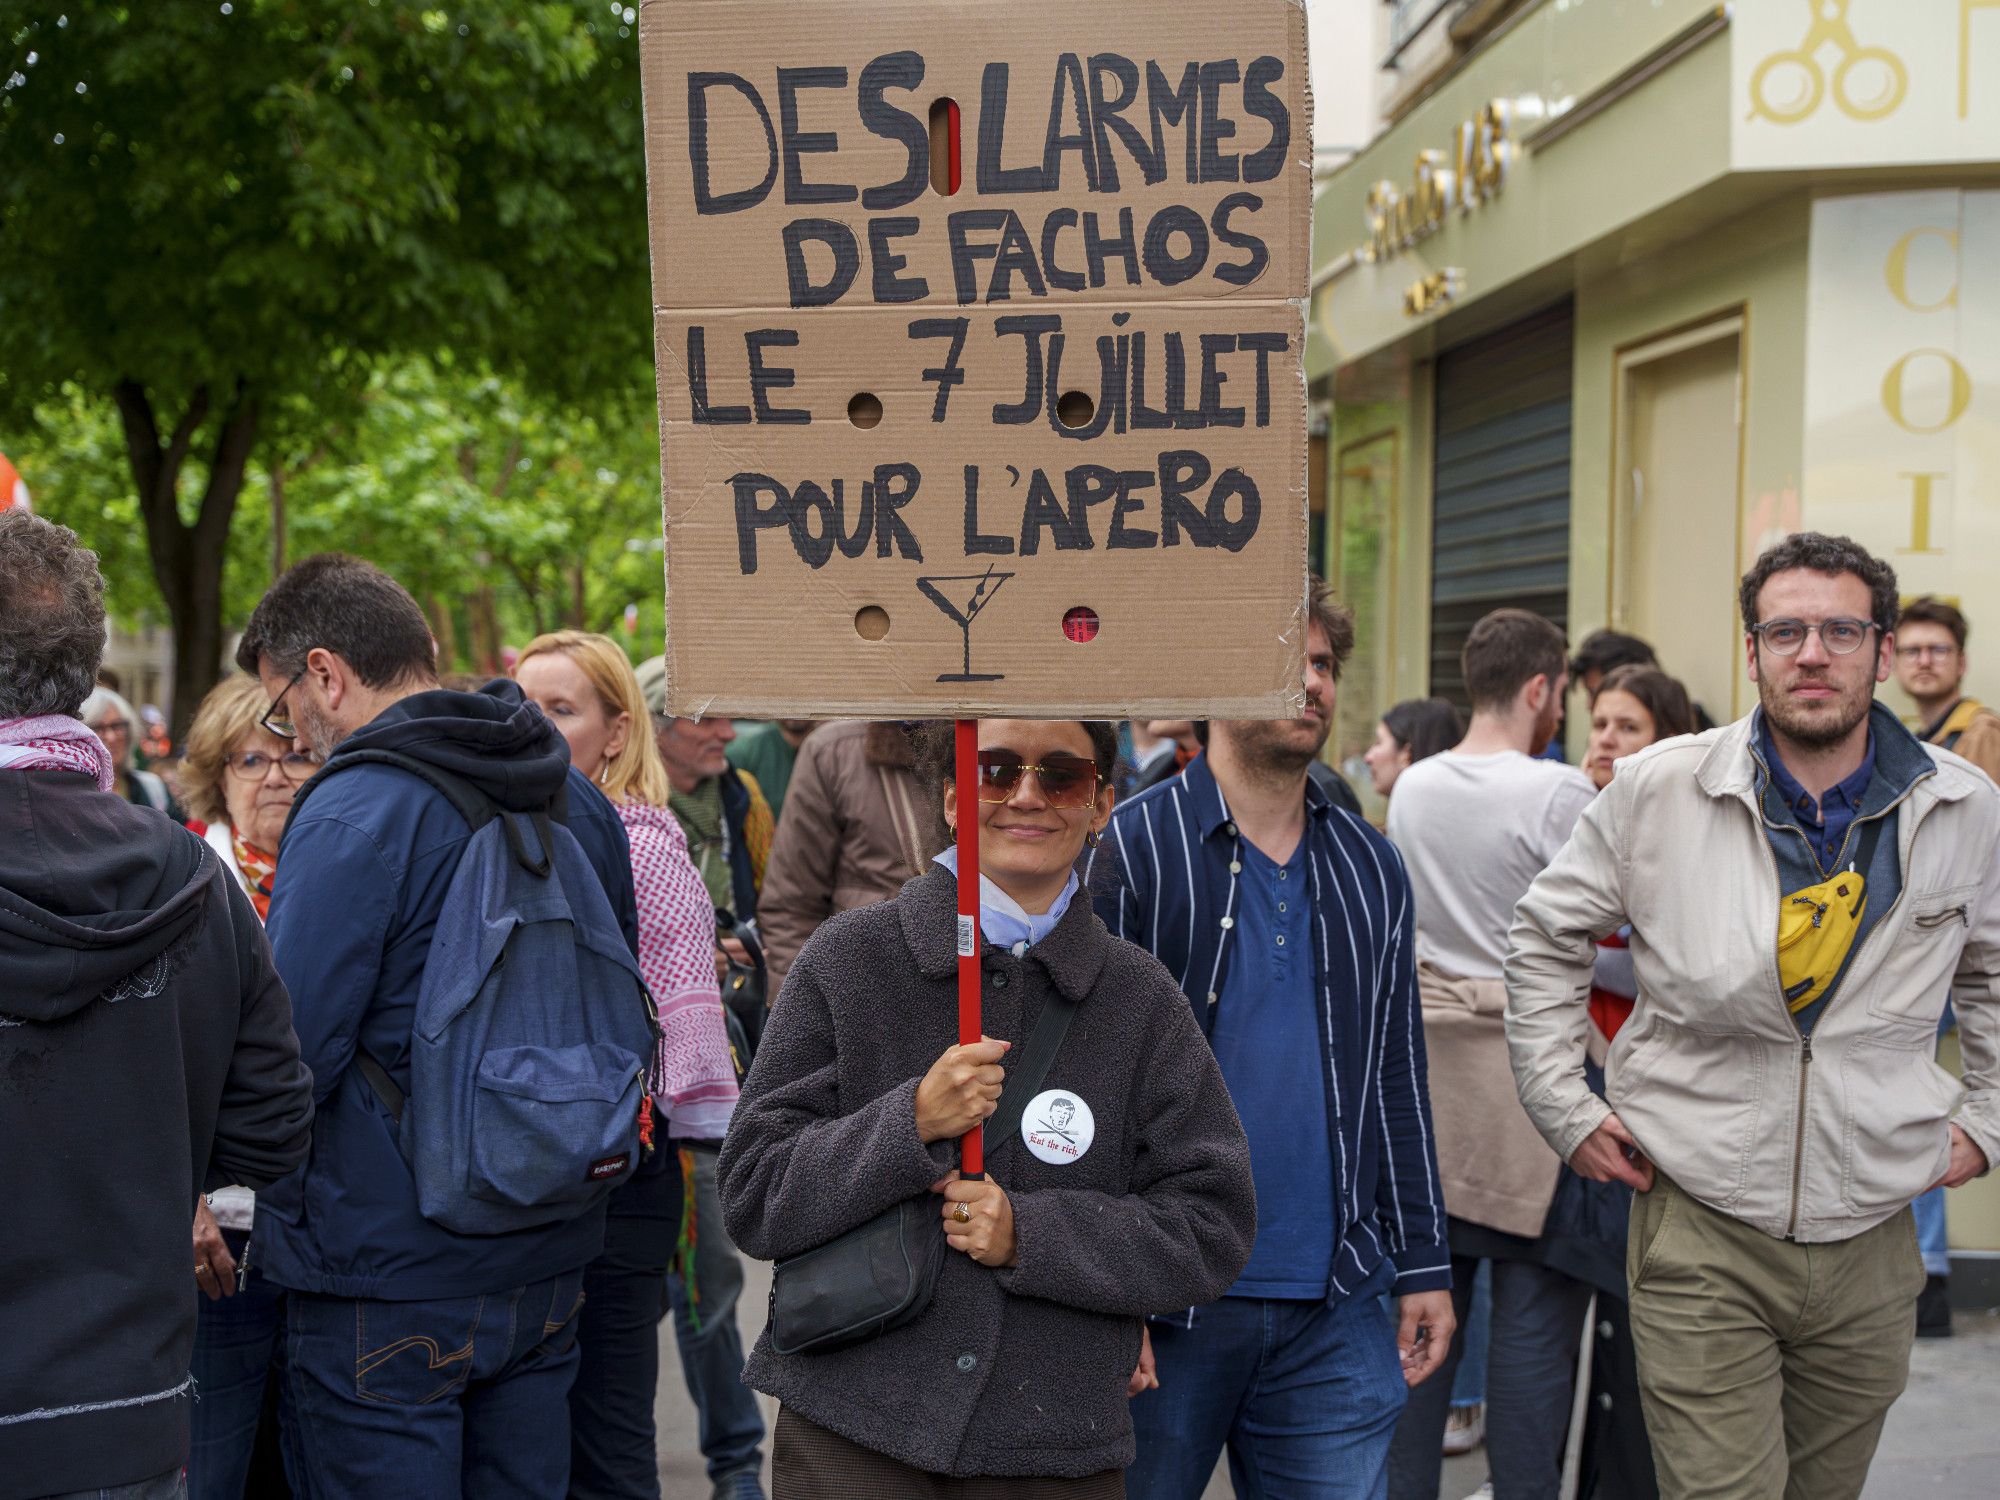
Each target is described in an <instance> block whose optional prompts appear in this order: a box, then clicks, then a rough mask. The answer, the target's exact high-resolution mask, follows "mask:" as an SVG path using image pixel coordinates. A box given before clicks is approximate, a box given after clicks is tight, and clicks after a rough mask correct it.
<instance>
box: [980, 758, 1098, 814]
mask: <svg viewBox="0 0 2000 1500" xmlns="http://www.w3.org/2000/svg"><path fill="white" fill-rule="evenodd" d="M1031 771H1032V772H1033V773H1034V777H1035V784H1036V785H1037V786H1039V787H1040V788H1041V789H1042V796H1043V797H1044V798H1046V799H1047V800H1048V804H1049V806H1050V807H1089V806H1091V805H1093V804H1094V803H1095V802H1096V801H1097V765H1096V762H1094V761H1088V760H1085V759H1084V758H1083V757H1082V756H1080V755H1060V754H1058V755H1051V756H1049V757H1048V758H1046V759H1045V760H1043V761H1042V762H1041V763H1040V764H1039V765H1036V764H1034V763H1032V762H1029V761H1024V760H1022V759H1021V757H1020V756H1018V755H1016V754H1015V753H1014V752H1013V751H1012V750H982V751H980V752H979V800H980V801H981V802H1005V801H1006V800H1007V799H1008V798H1009V797H1012V796H1013V795H1014V791H1015V788H1017V787H1019V786H1020V784H1021V778H1022V777H1023V776H1025V775H1027V774H1028V773H1029V772H1031Z"/></svg>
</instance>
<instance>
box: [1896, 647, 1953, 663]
mask: <svg viewBox="0 0 2000 1500" xmlns="http://www.w3.org/2000/svg"><path fill="white" fill-rule="evenodd" d="M1896 655H1897V657H1898V658H1899V659H1900V660H1903V661H1949V660H1950V659H1951V658H1952V657H1954V656H1956V655H1958V647H1956V646H1898V647H1897V648H1896Z"/></svg>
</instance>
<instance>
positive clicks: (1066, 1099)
mask: <svg viewBox="0 0 2000 1500" xmlns="http://www.w3.org/2000/svg"><path fill="white" fill-rule="evenodd" d="M1096 1136H1097V1121H1096V1119H1095V1118H1094V1117H1093V1116H1092V1114H1091V1112H1090V1106H1089V1105H1088V1104H1085V1103H1084V1102H1083V1100H1082V1098H1081V1097H1080V1096H1078V1095H1077V1094H1075V1093H1073V1092H1071V1091H1070V1090H1068V1089H1046V1090H1044V1091H1043V1092H1041V1093H1039V1094H1037V1095H1035V1097H1034V1098H1032V1099H1030V1100H1029V1101H1028V1107H1027V1109H1026V1110H1024V1111H1023V1112H1022V1114H1021V1140H1022V1142H1023V1143H1024V1144H1025V1145H1026V1146H1027V1148H1028V1149H1029V1150H1030V1151H1032V1152H1033V1153H1034V1154H1035V1156H1036V1157H1038V1158H1039V1159H1041V1160H1042V1161H1045V1162H1048V1163H1049V1164H1050V1165H1052V1166H1058V1167H1062V1166H1067V1165H1068V1164H1069V1163H1071V1162H1073V1161H1075V1160H1076V1159H1077V1158H1078V1157H1079V1156H1081V1155H1083V1153H1084V1152H1086V1151H1088V1150H1089V1149H1090V1143H1091V1141H1092V1140H1094V1139H1095V1138H1096Z"/></svg>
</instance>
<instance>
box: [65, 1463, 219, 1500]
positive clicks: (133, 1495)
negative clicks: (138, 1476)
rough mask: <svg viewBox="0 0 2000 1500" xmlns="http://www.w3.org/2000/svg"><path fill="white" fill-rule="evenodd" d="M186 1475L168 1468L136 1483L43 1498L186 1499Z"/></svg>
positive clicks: (69, 1499) (109, 1499)
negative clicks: (162, 1472) (164, 1471)
mask: <svg viewBox="0 0 2000 1500" xmlns="http://www.w3.org/2000/svg"><path fill="white" fill-rule="evenodd" d="M187 1492H188V1490H187V1476H186V1475H185V1474H184V1473H183V1472H182V1471H181V1470H179V1469H169V1470H167V1472H166V1473H164V1474H157V1475H155V1476H154V1477H153V1478H151V1479H142V1480H140V1481H139V1482H138V1483H137V1484H114V1485H112V1486H111V1487H110V1488H109V1489H98V1490H71V1491H70V1492H69V1493H68V1494H66V1495H49V1496H46V1497H45V1500H187Z"/></svg>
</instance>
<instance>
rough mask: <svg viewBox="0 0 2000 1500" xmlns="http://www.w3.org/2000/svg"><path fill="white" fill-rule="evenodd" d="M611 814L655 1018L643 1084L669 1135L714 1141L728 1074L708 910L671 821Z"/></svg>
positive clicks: (623, 806) (640, 812)
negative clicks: (622, 838) (655, 1035)
mask: <svg viewBox="0 0 2000 1500" xmlns="http://www.w3.org/2000/svg"><path fill="white" fill-rule="evenodd" d="M617 807H618V816H619V819H620V820H621V821H622V822H623V823H624V824H625V833H626V837H627V839H628V841H629V842H630V844H631V846H632V886H633V894H634V895H635V896H636V897H637V899H638V906H639V972H640V973H641V974H643V975H644V976H645V979H646V988H647V989H648V990H650V991H652V995H653V1004H654V1005H655V1006H656V1007H657V1008H658V1012H659V1018H660V1033H661V1036H660V1045H659V1049H658V1051H657V1053H656V1055H655V1056H654V1059H653V1065H652V1067H651V1068H650V1069H649V1070H648V1073H649V1076H648V1084H649V1086H650V1088H651V1091H652V1093H653V1096H654V1097H655V1098H656V1099H658V1100H659V1101H660V1104H661V1106H662V1107H663V1108H664V1109H665V1111H666V1116H667V1124H668V1133H669V1134H670V1135H672V1136H676V1137H678V1138H680V1139H683V1140H697V1141H719V1140H721V1139H722V1137H723V1134H724V1132H725V1131H727V1130H728V1129H729V1117H730V1115H731V1114H732V1113H733V1112H734V1111H735V1108H736V1065H735V1063H734V1062H733V1061H731V1059H730V1056H729V1035H728V1032H727V1031H726V1030H725V1029H724V1026H723V1020H722V997H721V995H720V994H719V993H718V992H717V989H716V981H715V904H714V903H713V902H712V901H711V900H710V899H709V894H708V887H707V886H706V885H704V884H703V883H702V878H701V876H700V875H699V874H698V873H696V871H695V867H694V864H693V862H692V861H691V860H690V859H689V858H688V847H687V839H686V837H685V836H684V835H683V833H682V832H681V825H680V823H679V821H678V820H677V819H676V818H675V817H674V815H673V814H672V813H671V812H669V811H668V810H667V809H666V808H664V807H652V806H649V805H648V804H646V803H644V802H620V803H619V804H617Z"/></svg>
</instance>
